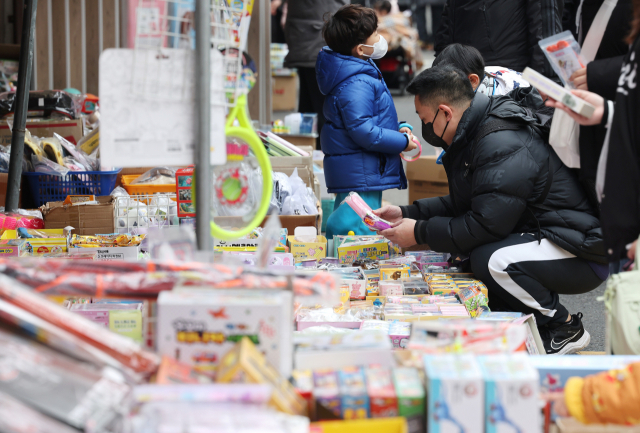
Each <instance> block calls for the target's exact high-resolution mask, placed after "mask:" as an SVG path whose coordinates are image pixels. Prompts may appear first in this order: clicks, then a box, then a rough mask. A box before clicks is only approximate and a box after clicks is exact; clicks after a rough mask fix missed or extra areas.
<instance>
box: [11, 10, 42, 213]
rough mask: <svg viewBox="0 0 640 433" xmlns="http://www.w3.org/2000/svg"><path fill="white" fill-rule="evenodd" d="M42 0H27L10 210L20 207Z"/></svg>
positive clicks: (14, 133)
mask: <svg viewBox="0 0 640 433" xmlns="http://www.w3.org/2000/svg"><path fill="white" fill-rule="evenodd" d="M37 6H38V0H25V2H24V13H23V15H22V39H21V41H20V63H19V65H18V90H17V92H16V97H15V101H14V107H15V112H14V115H13V133H12V135H11V158H10V159H9V176H8V177H9V179H8V183H7V199H6V203H5V207H6V210H7V211H9V212H10V211H13V210H16V209H18V198H19V196H20V179H21V178H22V159H23V158H24V132H25V128H26V125H27V108H29V87H30V85H31V71H32V69H33V35H34V34H35V32H36V9H37Z"/></svg>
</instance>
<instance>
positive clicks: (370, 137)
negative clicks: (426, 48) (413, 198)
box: [316, 5, 416, 239]
mask: <svg viewBox="0 0 640 433" xmlns="http://www.w3.org/2000/svg"><path fill="white" fill-rule="evenodd" d="M377 28H378V19H377V17H376V14H375V12H374V11H373V9H369V8H365V7H363V6H360V5H347V6H343V7H342V8H340V9H339V10H338V11H337V12H336V13H335V14H334V15H333V16H332V17H330V18H329V20H328V21H327V22H326V23H325V25H324V27H323V29H322V36H323V37H324V40H325V41H326V43H327V45H328V47H324V48H323V49H322V51H320V54H318V60H317V62H316V76H317V79H318V86H319V87H320V91H321V92H322V93H323V94H324V95H326V96H327V97H326V99H325V102H324V115H325V117H326V119H327V123H326V124H325V125H324V127H323V128H322V135H321V137H320V142H321V144H322V151H323V152H324V154H325V158H324V171H325V179H326V181H327V188H328V190H329V192H332V193H337V197H336V204H335V207H334V212H333V214H331V216H330V217H329V219H328V220H327V238H328V239H332V238H333V236H334V235H346V234H348V232H349V231H353V232H354V233H355V234H357V235H365V234H372V233H371V231H370V230H369V229H368V227H367V226H366V225H364V223H363V222H362V221H361V220H360V218H359V217H358V215H356V213H355V212H354V211H352V210H351V208H350V207H349V206H346V205H345V206H340V203H342V201H343V200H344V198H345V197H346V196H347V195H348V194H349V192H351V191H356V192H358V193H359V194H360V196H361V197H362V198H363V199H364V201H366V202H367V204H368V205H369V206H371V208H372V209H378V208H380V206H381V204H382V191H384V190H385V189H391V188H399V189H405V188H406V187H407V179H406V177H405V175H404V169H403V168H402V161H401V160H400V153H401V152H403V151H405V150H412V149H415V147H416V144H415V143H413V140H412V139H413V136H412V135H411V126H409V125H407V124H400V125H399V124H398V115H397V114H396V109H395V107H394V105H393V99H392V98H391V93H389V89H388V88H387V85H386V84H385V82H384V80H383V79H382V74H381V73H380V71H379V70H378V68H377V67H376V65H375V64H374V63H373V61H372V59H379V58H381V57H383V56H384V55H385V54H386V52H387V42H386V41H385V39H384V38H383V37H382V36H380V35H378V32H377Z"/></svg>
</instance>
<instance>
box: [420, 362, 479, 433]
mask: <svg viewBox="0 0 640 433" xmlns="http://www.w3.org/2000/svg"><path fill="white" fill-rule="evenodd" d="M424 369H425V374H426V377H427V431H429V432H433V433H458V432H472V431H478V430H482V428H481V427H480V426H482V425H484V405H483V403H484V380H483V378H482V372H481V371H480V366H479V365H478V362H477V361H476V359H475V357H474V356H472V355H439V356H425V357H424Z"/></svg>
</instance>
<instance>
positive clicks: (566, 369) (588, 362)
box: [530, 355, 640, 392]
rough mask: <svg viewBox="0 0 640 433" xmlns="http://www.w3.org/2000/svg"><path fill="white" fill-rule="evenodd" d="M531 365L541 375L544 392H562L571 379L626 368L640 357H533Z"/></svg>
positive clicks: (541, 386) (541, 385)
mask: <svg viewBox="0 0 640 433" xmlns="http://www.w3.org/2000/svg"><path fill="white" fill-rule="evenodd" d="M530 360H531V364H532V365H533V366H534V367H535V368H536V369H537V370H538V374H539V375H540V388H541V391H542V392H557V391H562V390H563V389H564V386H565V385H566V383H567V380H568V379H569V378H570V377H586V376H588V375H590V374H598V373H601V372H603V371H609V370H614V369H619V368H624V367H626V366H627V365H629V364H631V363H634V362H639V361H640V356H631V355H615V356H613V355H603V356H570V357H564V356H532V357H531V358H530Z"/></svg>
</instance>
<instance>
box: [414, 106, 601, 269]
mask: <svg viewBox="0 0 640 433" xmlns="http://www.w3.org/2000/svg"><path fill="white" fill-rule="evenodd" d="M495 118H502V119H518V120H520V121H522V123H523V126H522V127H521V128H519V129H518V130H503V131H497V132H493V133H490V134H488V135H486V136H485V137H484V138H482V139H481V140H479V141H478V142H477V143H475V145H473V142H474V138H475V134H476V133H477V132H478V130H479V128H480V126H481V125H483V124H484V123H485V122H487V121H491V120H493V119H495ZM533 122H535V120H534V119H532V118H531V117H528V116H527V111H526V110H525V109H524V108H522V107H521V106H520V105H518V104H517V103H516V102H515V101H514V100H513V99H511V98H510V97H509V96H497V97H493V98H489V97H488V96H485V95H482V94H477V95H476V96H475V98H474V99H473V101H472V103H471V106H470V107H469V108H468V109H467V110H466V111H465V113H464V114H463V116H462V119H461V120H460V124H459V125H458V129H457V132H456V135H455V137H454V139H453V142H452V143H451V145H450V146H449V148H448V150H447V153H446V154H445V156H444V158H443V164H444V167H445V170H446V172H447V178H448V180H449V195H448V196H445V197H437V198H429V199H423V200H418V201H416V202H414V204H412V205H409V206H403V207H402V214H403V216H404V217H405V218H412V219H416V220H418V221H417V223H416V227H415V237H416V241H417V242H418V244H428V245H429V247H430V248H432V249H434V250H436V251H441V252H450V253H455V254H457V253H464V254H468V253H470V252H471V251H473V250H474V249H475V248H477V247H479V246H481V245H484V244H488V243H492V242H497V241H500V240H502V239H504V238H506V237H507V236H508V235H509V234H511V233H535V234H540V235H541V236H542V237H545V238H547V239H549V240H550V241H552V242H553V243H555V244H556V245H558V246H560V247H561V248H563V249H565V250H566V251H568V252H570V253H572V254H574V255H576V256H577V257H580V258H583V259H586V260H591V261H594V262H598V263H607V261H606V258H605V254H604V246H603V241H602V231H601V229H600V222H599V220H598V218H597V217H595V216H594V215H595V213H594V210H593V208H592V207H591V205H590V203H589V200H588V199H587V196H586V194H585V192H584V190H583V189H582V186H581V185H580V183H579V181H578V179H577V177H576V176H575V174H574V173H573V172H572V171H571V170H570V169H568V168H567V167H566V166H564V165H563V164H562V163H561V162H560V160H559V158H558V156H557V155H556V154H555V152H554V151H553V149H552V148H551V147H550V146H549V145H548V144H547V143H545V142H544V141H543V139H542V138H541V137H540V136H539V135H538V133H537V132H535V131H534V129H533V128H532V127H530V126H528V124H529V123H533ZM550 166H551V167H557V168H555V169H554V171H553V180H552V183H551V187H550V189H549V192H548V194H547V197H546V199H545V200H544V202H543V203H537V201H538V198H539V197H540V196H541V195H542V194H543V192H544V190H545V185H546V183H547V180H548V178H549V176H548V174H549V167H550ZM543 207H544V208H545V209H546V210H545V209H542V208H543ZM536 220H537V221H536ZM538 224H539V226H538Z"/></svg>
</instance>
